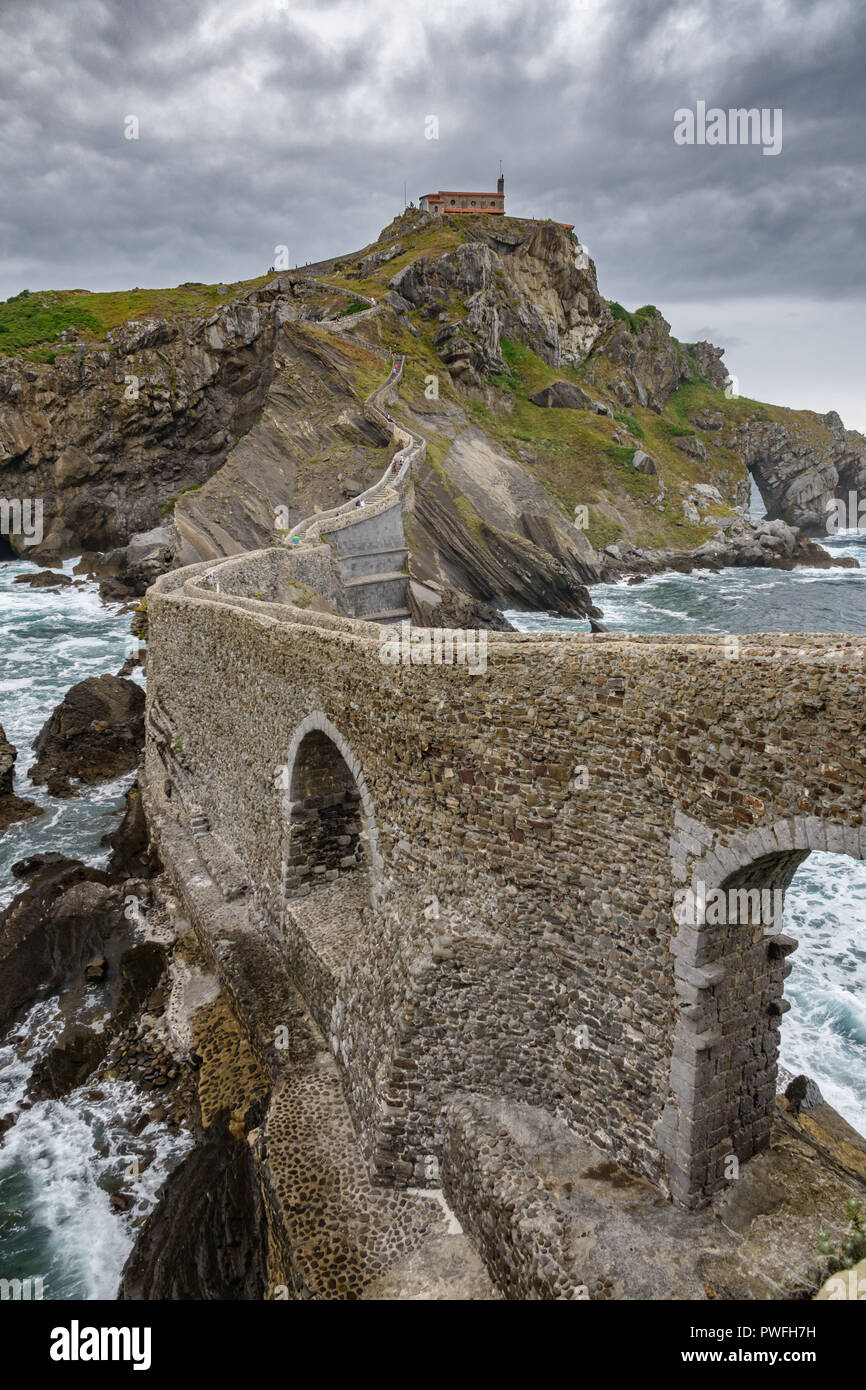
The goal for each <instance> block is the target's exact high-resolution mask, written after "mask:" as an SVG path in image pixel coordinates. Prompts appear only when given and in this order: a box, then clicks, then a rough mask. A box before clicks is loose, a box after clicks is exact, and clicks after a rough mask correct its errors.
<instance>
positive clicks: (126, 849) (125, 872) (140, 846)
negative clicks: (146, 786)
mask: <svg viewBox="0 0 866 1390" xmlns="http://www.w3.org/2000/svg"><path fill="white" fill-rule="evenodd" d="M102 844H103V845H107V846H110V848H111V851H112V853H111V856H110V857H109V860H108V872H109V874H111V876H112V878H143V879H145V880H146V879H147V878H149V877H150V875H152V874H154V873H156V872H157V871H158V868H159V859H158V856H157V854H156V852H155V850H154V849H153V847H152V846H151V843H150V835H149V833H148V828H147V820H146V819H145V815H144V808H143V806H142V804H141V793H140V791H139V789H138V783H137V782H136V784H135V785H134V786H132V787H130V788H129V791H128V792H127V793H126V809H125V810H124V813H123V819H122V820H121V822H120V825H119V826H118V827H117V829H116V830H113V831H112V832H111V833H110V834H108V835H105V836H104V837H103V840H102Z"/></svg>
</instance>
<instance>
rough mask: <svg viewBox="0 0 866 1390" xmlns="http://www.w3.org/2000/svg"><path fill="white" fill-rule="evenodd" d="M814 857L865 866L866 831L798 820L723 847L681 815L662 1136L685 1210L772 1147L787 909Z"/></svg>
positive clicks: (718, 837) (675, 850)
mask: <svg viewBox="0 0 866 1390" xmlns="http://www.w3.org/2000/svg"><path fill="white" fill-rule="evenodd" d="M812 850H822V851H827V852H830V853H840V854H846V855H849V856H850V857H852V858H855V859H866V827H863V828H857V827H853V826H842V825H838V824H835V823H829V822H825V821H824V820H822V819H821V818H820V817H817V816H809V817H803V816H796V817H792V818H789V819H785V820H780V821H778V822H776V824H774V825H773V826H769V827H762V828H761V829H760V830H754V831H751V832H749V833H748V834H746V835H745V836H743V837H736V836H735V837H733V838H727V839H726V838H725V837H724V835H723V834H715V833H714V832H712V831H711V830H709V829H708V827H706V826H704V825H701V824H700V822H697V821H693V820H692V819H691V818H690V817H687V816H685V815H683V814H682V813H680V812H678V813H677V816H676V819H675V832H674V835H673V837H672V840H671V853H672V856H673V860H672V862H673V865H674V877H675V879H676V880H677V881H678V883H679V885H680V886H679V888H678V889H677V898H676V899H675V904H676V907H675V920H676V930H675V932H674V935H673V938H672V941H671V951H672V953H673V955H674V957H675V966H674V974H675V987H676V992H677V994H678V995H679V998H680V1001H681V1003H680V1017H679V1021H678V1023H677V1028H676V1032H675V1035H674V1046H673V1055H672V1059H671V1070H670V1097H669V1100H668V1103H667V1105H666V1106H665V1110H664V1114H663V1116H662V1119H661V1121H660V1122H659V1126H658V1130H657V1137H658V1143H659V1148H660V1150H661V1152H662V1153H663V1154H664V1156H665V1159H666V1161H667V1171H668V1184H669V1186H670V1190H671V1193H672V1195H673V1196H674V1197H675V1198H676V1199H677V1200H678V1201H681V1202H683V1203H684V1204H685V1205H687V1206H692V1207H694V1206H699V1205H701V1204H703V1203H704V1202H705V1201H707V1200H708V1199H709V1197H710V1196H711V1195H712V1193H713V1192H714V1191H716V1190H718V1189H719V1188H720V1187H722V1186H724V1184H725V1182H726V1181H727V1180H728V1178H729V1177H730V1163H731V1159H732V1158H736V1160H737V1161H738V1162H744V1161H745V1160H746V1159H748V1158H750V1157H751V1156H752V1155H753V1154H755V1153H757V1152H759V1151H760V1149H762V1148H764V1147H765V1146H766V1144H767V1142H768V1140H769V1136H770V1129H771V1126H772V1120H773V1114H774V1109H775V1094H776V1077H777V1072H778V1053H779V1033H780V1024H781V1018H782V1015H783V1014H784V1013H785V1012H786V1010H787V1009H788V1008H789V1005H788V1003H787V1001H786V1000H785V999H784V993H783V992H784V981H785V978H786V976H787V975H788V974H789V973H790V970H791V966H790V964H789V963H788V962H787V957H788V956H789V955H790V954H791V952H792V951H794V949H795V948H796V945H797V943H796V941H794V940H793V939H792V938H791V937H788V936H786V935H784V933H783V932H782V931H781V905H782V903H783V902H784V894H785V892H786V890H787V888H788V887H789V885H790V883H791V880H792V878H793V876H794V874H795V873H796V871H797V869H798V868H799V866H800V864H802V863H803V861H804V860H805V859H807V858H808V856H809V854H810V852H811V851H812ZM676 909H679V910H676Z"/></svg>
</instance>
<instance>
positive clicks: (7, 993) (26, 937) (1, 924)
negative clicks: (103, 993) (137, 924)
mask: <svg viewBox="0 0 866 1390" xmlns="http://www.w3.org/2000/svg"><path fill="white" fill-rule="evenodd" d="M106 879H107V875H105V874H104V873H102V872H101V871H100V870H98V869H91V868H88V867H87V865H85V864H81V863H79V862H78V861H75V860H72V861H68V860H67V861H64V862H63V863H62V864H60V865H49V866H47V867H46V868H44V869H42V870H41V871H38V872H36V873H35V874H34V876H33V877H32V879H31V881H30V883H29V884H28V887H27V888H26V889H25V890H24V892H23V893H19V894H18V896H17V897H16V898H14V899H13V901H12V902H11V903H10V904H9V906H8V907H7V908H6V909H5V910H4V911H3V912H2V913H0V1031H2V1030H3V1029H4V1028H6V1027H7V1026H8V1024H9V1023H10V1022H11V1020H12V1018H13V1017H14V1016H15V1014H16V1012H17V1011H18V1010H19V1009H21V1008H22V1007H23V1006H24V1005H26V1004H29V1003H32V1001H33V1000H34V999H36V998H37V997H40V996H41V997H44V996H45V995H46V994H50V993H53V992H55V991H56V990H58V989H60V988H61V987H63V986H65V985H68V984H69V982H70V981H71V980H72V978H73V977H75V976H82V975H83V970H84V966H85V965H86V963H87V961H89V960H92V959H93V958H94V957H96V956H98V955H101V954H102V949H101V948H102V946H103V942H104V941H105V940H106V938H107V937H108V936H109V935H110V934H111V932H112V931H115V930H117V929H118V928H120V929H121V930H122V929H123V928H125V926H126V924H125V922H124V919H123V910H122V899H121V896H120V891H119V889H116V888H115V889H112V888H110V887H109V886H108V885H107V883H106Z"/></svg>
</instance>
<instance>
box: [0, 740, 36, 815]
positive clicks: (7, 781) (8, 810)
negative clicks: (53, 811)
mask: <svg viewBox="0 0 866 1390" xmlns="http://www.w3.org/2000/svg"><path fill="white" fill-rule="evenodd" d="M17 757H18V750H17V749H16V748H15V746H14V744H12V743H10V742H9V740H8V738H7V737H6V734H5V732H4V730H3V725H2V724H0V836H2V835H3V833H4V831H6V830H8V829H9V826H10V825H14V824H15V822H16V821H20V820H33V819H34V817H36V816H41V815H42V808H41V806H37V805H36V803H35V801H25V800H24V798H23V797H20V796H16V795H15V792H14V790H13V786H14V782H15V762H16V759H17Z"/></svg>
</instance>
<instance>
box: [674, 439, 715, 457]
mask: <svg viewBox="0 0 866 1390" xmlns="http://www.w3.org/2000/svg"><path fill="white" fill-rule="evenodd" d="M674 444H676V446H677V448H678V449H681V450H682V451H683V453H684V454H688V456H689V458H693V459H697V460H698V462H699V463H706V461H707V446H706V444H705V443H704V441H703V440H702V439H700V438H699V437H698V435H696V434H683V435H678V436H677V437H676V439H675V440H674Z"/></svg>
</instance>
